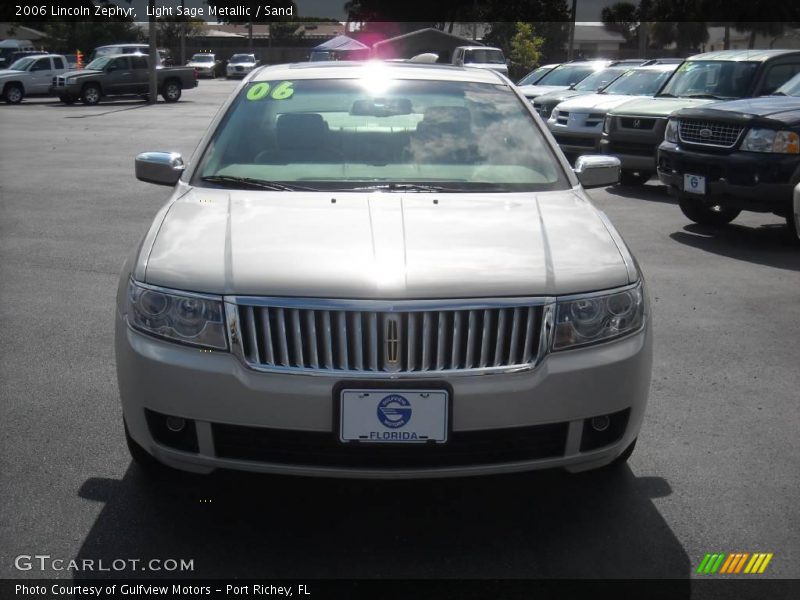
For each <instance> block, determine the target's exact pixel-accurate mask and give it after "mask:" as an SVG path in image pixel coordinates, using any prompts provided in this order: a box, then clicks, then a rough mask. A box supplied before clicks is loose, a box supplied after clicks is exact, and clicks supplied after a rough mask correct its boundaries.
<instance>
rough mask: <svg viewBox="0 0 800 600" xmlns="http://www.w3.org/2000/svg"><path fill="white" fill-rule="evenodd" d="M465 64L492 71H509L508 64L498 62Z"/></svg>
mask: <svg viewBox="0 0 800 600" xmlns="http://www.w3.org/2000/svg"><path fill="white" fill-rule="evenodd" d="M464 66H465V67H470V68H473V69H489V70H491V71H500V72H502V73H506V72H508V65H502V64H498V63H466V64H465V65H464Z"/></svg>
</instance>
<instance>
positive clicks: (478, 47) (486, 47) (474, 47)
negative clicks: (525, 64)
mask: <svg viewBox="0 0 800 600" xmlns="http://www.w3.org/2000/svg"><path fill="white" fill-rule="evenodd" d="M459 48H461V49H462V50H500V48H498V47H496V46H459Z"/></svg>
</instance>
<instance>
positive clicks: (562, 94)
mask: <svg viewBox="0 0 800 600" xmlns="http://www.w3.org/2000/svg"><path fill="white" fill-rule="evenodd" d="M589 93H590V92H581V91H578V90H570V89H564V90H556V91H555V92H548V93H546V94H542V95H540V96H537V97H536V100H537V102H541V103H543V104H559V103H561V102H563V101H564V100H567V99H568V98H574V97H575V96H585V95H586V94H589Z"/></svg>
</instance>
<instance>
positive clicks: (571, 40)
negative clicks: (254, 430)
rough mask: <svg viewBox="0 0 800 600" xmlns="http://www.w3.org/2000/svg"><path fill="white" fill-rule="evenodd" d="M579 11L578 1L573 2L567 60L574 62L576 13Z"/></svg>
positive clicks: (573, 0)
mask: <svg viewBox="0 0 800 600" xmlns="http://www.w3.org/2000/svg"><path fill="white" fill-rule="evenodd" d="M577 9H578V0H572V23H571V24H570V28H569V45H568V46H567V60H568V61H570V60H572V54H573V52H574V49H575V12H576V11H577Z"/></svg>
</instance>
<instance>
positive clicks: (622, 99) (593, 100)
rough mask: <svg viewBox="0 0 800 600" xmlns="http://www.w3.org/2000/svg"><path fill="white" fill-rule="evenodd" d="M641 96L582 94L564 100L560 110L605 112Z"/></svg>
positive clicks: (559, 107)
mask: <svg viewBox="0 0 800 600" xmlns="http://www.w3.org/2000/svg"><path fill="white" fill-rule="evenodd" d="M641 98H642V97H641V96H625V95H622V94H619V95H616V94H615V95H611V94H589V95H588V96H581V97H579V98H573V99H571V100H567V101H566V102H562V103H561V104H560V105H559V106H558V109H559V110H569V111H574V112H580V111H600V112H605V111H608V110H612V109H614V108H617V107H620V106H622V105H623V104H625V103H626V102H630V101H632V100H636V99H641Z"/></svg>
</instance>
